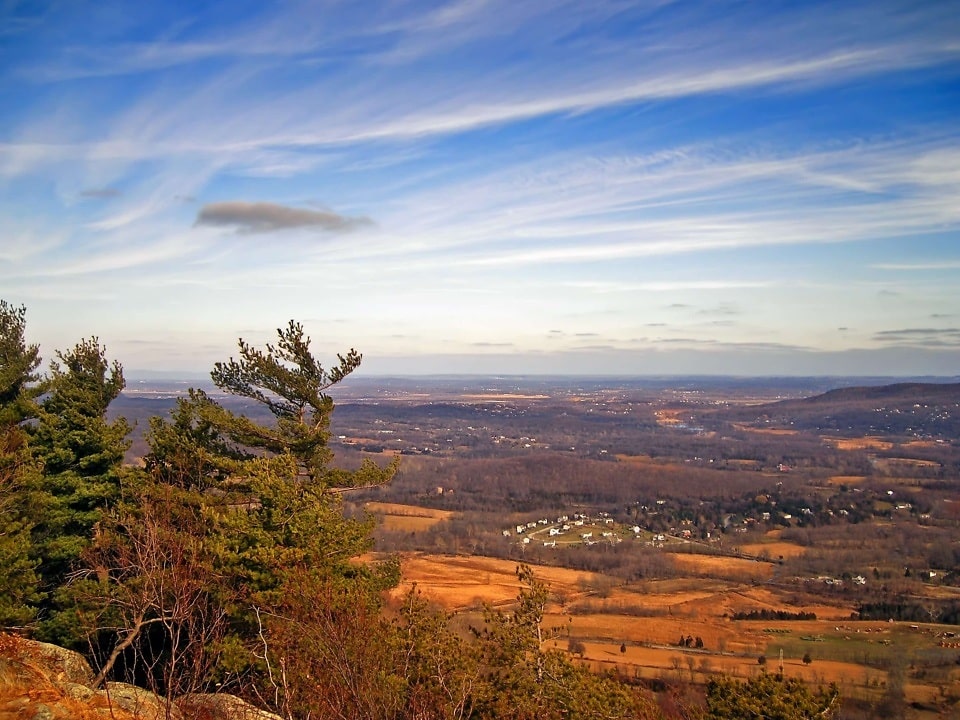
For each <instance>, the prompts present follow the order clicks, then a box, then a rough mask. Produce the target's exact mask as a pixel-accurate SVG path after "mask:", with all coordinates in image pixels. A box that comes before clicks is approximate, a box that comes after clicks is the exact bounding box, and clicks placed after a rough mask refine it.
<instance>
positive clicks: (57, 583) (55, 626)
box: [29, 338, 130, 645]
mask: <svg viewBox="0 0 960 720" xmlns="http://www.w3.org/2000/svg"><path fill="white" fill-rule="evenodd" d="M123 386H124V379H123V370H122V368H121V367H120V365H119V363H117V362H113V363H110V362H109V361H108V360H107V358H106V351H105V349H104V348H103V347H102V346H101V345H100V343H99V342H98V341H97V339H96V338H91V339H90V340H84V341H82V342H80V343H78V344H77V345H76V346H75V347H74V348H73V349H72V350H70V351H67V352H59V353H57V360H55V361H54V362H52V363H51V366H50V376H49V379H48V381H47V384H46V388H45V389H46V392H45V394H44V396H43V398H42V399H41V401H40V402H39V405H38V409H37V419H36V422H35V423H34V424H33V425H32V426H30V430H29V434H30V439H29V444H30V450H31V453H32V455H33V458H34V460H35V461H36V462H37V464H38V466H39V469H40V474H39V475H38V476H37V477H36V479H35V482H33V483H32V491H33V494H32V500H33V504H34V507H35V513H36V516H35V519H34V527H33V542H34V546H35V552H36V555H37V558H38V559H39V561H40V566H39V567H40V575H41V579H42V589H43V590H44V591H45V592H46V593H47V595H48V600H47V602H45V603H44V610H45V611H46V614H47V617H46V625H45V633H44V634H45V635H46V637H48V638H50V639H52V640H57V641H59V642H62V643H64V644H68V645H71V644H75V643H76V642H77V641H78V640H79V638H78V637H77V635H76V633H77V628H76V627H75V626H74V623H73V621H72V620H68V619H67V618H66V617H65V616H63V615H62V614H61V613H60V609H61V608H60V605H61V603H60V602H58V600H57V599H56V594H57V591H58V589H60V588H61V586H63V585H64V583H65V582H66V580H67V576H68V575H69V573H70V572H71V571H72V570H74V569H75V568H76V564H77V561H78V560H79V558H80V555H81V553H82V552H83V550H84V548H86V547H87V546H88V545H89V544H90V541H91V539H92V536H93V530H94V527H95V525H96V524H97V522H98V521H99V520H100V519H101V518H102V517H103V513H104V512H105V511H106V510H107V509H109V508H110V507H112V506H113V505H114V504H115V503H116V501H117V499H118V498H119V495H120V483H121V475H122V462H123V454H124V452H125V451H126V449H127V447H128V442H127V440H126V436H127V434H128V433H129V431H130V426H129V425H128V424H127V422H126V420H124V419H123V418H120V419H118V420H115V421H113V422H108V421H107V419H106V412H107V407H108V406H109V405H110V403H111V402H112V401H113V400H114V399H115V398H116V397H117V396H118V395H119V394H120V391H121V390H122V389H123ZM68 615H69V613H68Z"/></svg>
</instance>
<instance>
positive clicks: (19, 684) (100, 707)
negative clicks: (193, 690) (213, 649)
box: [0, 634, 282, 720]
mask: <svg viewBox="0 0 960 720" xmlns="http://www.w3.org/2000/svg"><path fill="white" fill-rule="evenodd" d="M94 677H95V675H94V673H93V670H92V669H91V668H90V665H89V664H88V663H87V661H86V660H85V659H84V657H83V656H82V655H80V654H79V653H76V652H73V651H71V650H65V649H64V648H61V647H58V646H56V645H49V644H47V643H41V642H36V641H33V640H26V639H24V638H21V637H18V636H15V635H2V634H0V720H282V719H281V718H280V717H279V716H277V715H273V714H272V713H268V712H266V711H263V710H260V709H258V708H256V707H254V706H253V705H250V704H249V703H247V702H244V701H243V700H241V699H240V698H238V697H234V696H232V695H220V694H191V695H184V696H182V697H179V698H176V699H175V700H173V701H170V700H168V699H166V698H163V697H160V696H159V695H155V694H154V693H152V692H149V691H147V690H144V689H143V688H139V687H136V686H134V685H127V684H125V683H114V682H109V683H107V684H106V686H105V687H103V688H94V687H92V686H91V684H92V682H93V679H94Z"/></svg>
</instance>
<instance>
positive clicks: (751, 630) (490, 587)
mask: <svg viewBox="0 0 960 720" xmlns="http://www.w3.org/2000/svg"><path fill="white" fill-rule="evenodd" d="M534 570H535V573H536V575H537V577H538V578H540V579H541V580H543V581H544V582H545V583H546V584H547V585H548V587H549V589H550V593H551V595H550V597H551V601H550V603H549V604H548V606H547V608H546V613H545V615H544V619H543V625H544V628H545V629H546V630H547V640H546V641H545V642H546V644H547V646H548V647H556V648H557V649H561V650H567V649H568V648H575V649H576V651H577V654H578V656H582V658H583V659H584V661H586V662H589V663H591V664H592V665H594V666H595V667H597V668H598V669H600V668H605V669H612V670H615V671H617V672H619V673H621V674H626V675H628V676H631V677H640V678H647V679H666V680H671V679H675V680H682V681H685V680H692V681H693V682H704V681H705V680H706V679H708V678H709V677H710V676H711V675H713V674H716V673H725V674H730V675H734V676H738V677H750V676H752V675H755V674H756V673H758V672H760V671H761V668H760V665H759V664H758V661H757V659H758V657H759V656H761V655H763V656H765V657H766V658H767V666H768V667H769V668H773V669H779V664H780V662H781V660H780V657H781V651H782V657H783V660H782V662H783V671H784V673H786V674H787V675H790V676H795V677H800V678H803V679H804V680H807V681H810V682H814V683H820V684H824V683H831V682H836V683H838V685H840V687H841V688H842V690H843V693H844V695H845V696H846V697H851V698H862V699H867V700H874V701H876V700H878V699H879V698H880V697H881V696H882V694H883V691H884V689H885V687H886V683H887V680H888V674H889V672H890V670H889V667H891V666H893V665H896V662H897V659H898V658H902V657H905V656H910V657H914V658H922V659H923V660H924V662H925V663H926V669H925V671H924V672H923V673H922V676H921V677H908V678H907V680H906V683H905V691H906V697H907V698H908V700H911V701H914V702H917V703H921V704H936V702H937V701H938V699H939V700H942V699H943V697H944V695H945V693H946V694H949V693H950V692H953V691H955V690H956V689H957V688H958V687H960V665H958V664H957V663H956V658H957V657H958V651H957V650H955V649H952V648H945V647H942V645H944V644H946V643H944V641H943V638H944V637H945V636H946V635H947V634H949V633H951V628H950V627H948V626H943V625H933V624H914V623H903V622H877V621H855V620H851V619H850V613H851V612H852V610H853V607H852V606H851V605H849V604H846V605H844V604H842V603H841V604H837V605H828V604H824V603H822V602H818V601H817V598H804V599H807V600H810V601H811V602H810V603H803V604H801V605H797V604H796V601H797V600H798V597H797V595H796V593H795V592H793V591H791V590H788V589H784V588H779V587H770V586H766V585H761V586H758V585H755V584H753V583H746V584H745V583H740V582H734V581H721V580H707V581H703V580H699V579H696V578H685V579H684V578H681V579H676V580H669V581H646V582H638V583H626V584H618V583H617V581H616V580H615V579H614V578H609V577H604V576H603V575H601V574H597V573H583V572H578V571H572V570H569V569H566V568H556V567H550V566H536V567H535V568H534ZM515 571H516V564H515V563H511V562H508V561H502V560H495V559H491V558H480V557H454V556H444V555H429V554H420V553H417V554H409V555H404V556H403V558H402V574H403V583H402V585H401V587H400V588H398V589H397V590H396V591H395V594H397V595H402V594H404V593H406V592H407V591H409V590H410V589H411V588H413V587H414V586H415V587H416V588H417V589H418V590H419V591H420V592H422V593H423V595H424V596H425V597H427V598H429V599H430V600H432V601H433V602H435V603H437V604H438V605H440V606H441V607H444V608H446V609H448V610H451V611H456V612H458V613H459V614H460V615H461V616H462V617H463V618H464V619H465V621H466V622H472V623H478V622H479V621H480V618H479V614H478V612H479V608H480V607H481V606H482V605H483V604H484V603H486V604H488V605H492V606H495V607H498V608H501V609H505V610H506V609H508V608H509V606H510V603H511V601H512V600H514V599H515V598H516V595H517V593H518V592H519V590H520V584H519V582H518V580H517V577H516V573H515ZM751 610H754V611H757V610H768V611H777V610H781V611H784V612H797V611H800V610H802V611H805V612H813V613H815V614H816V616H817V619H816V620H801V621H777V620H733V619H732V616H733V614H734V613H738V612H747V611H751ZM688 637H689V638H691V639H693V641H694V642H693V643H689V644H687V640H686V639H687V638H688ZM681 640H682V641H684V643H685V644H683V645H680V641H681ZM701 642H702V646H700V647H698V645H699V644H700V643H701ZM808 653H809V655H810V657H811V659H812V662H810V663H809V664H806V663H804V662H803V656H804V655H805V654H808ZM908 675H909V673H908ZM921 716H922V714H921ZM933 716H934V715H931V717H933Z"/></svg>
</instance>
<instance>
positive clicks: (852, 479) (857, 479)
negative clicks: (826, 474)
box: [828, 475, 867, 485]
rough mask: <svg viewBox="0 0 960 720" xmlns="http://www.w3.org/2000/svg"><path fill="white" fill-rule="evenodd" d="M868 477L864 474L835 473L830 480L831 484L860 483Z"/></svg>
mask: <svg viewBox="0 0 960 720" xmlns="http://www.w3.org/2000/svg"><path fill="white" fill-rule="evenodd" d="M866 479H867V478H866V477H864V476H863V475H833V476H832V477H830V478H829V480H828V482H829V483H830V484H831V485H859V484H860V483H862V482H864V481H865V480H866Z"/></svg>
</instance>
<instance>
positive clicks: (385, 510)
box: [364, 502, 454, 532]
mask: <svg viewBox="0 0 960 720" xmlns="http://www.w3.org/2000/svg"><path fill="white" fill-rule="evenodd" d="M364 509H366V510H367V512H370V513H373V514H374V515H377V516H379V518H380V522H381V523H382V525H383V527H384V529H386V530H393V531H401V532H417V531H421V530H427V529H429V528H431V527H433V526H434V525H436V524H437V523H439V522H440V521H441V520H446V519H447V518H449V517H451V516H452V515H453V514H454V513H453V512H451V511H449V510H435V509H432V508H423V507H417V506H416V505H402V504H400V503H386V502H369V503H366V504H365V505H364Z"/></svg>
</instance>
